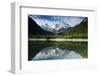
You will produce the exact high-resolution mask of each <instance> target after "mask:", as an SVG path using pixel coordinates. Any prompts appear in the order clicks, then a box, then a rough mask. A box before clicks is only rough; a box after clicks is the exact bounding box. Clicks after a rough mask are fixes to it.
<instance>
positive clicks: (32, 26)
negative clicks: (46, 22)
mask: <svg viewBox="0 0 100 76" xmlns="http://www.w3.org/2000/svg"><path fill="white" fill-rule="evenodd" d="M28 34H29V37H30V36H31V35H49V34H53V33H52V32H48V31H45V30H43V29H42V28H41V27H40V26H39V25H38V24H37V23H36V22H35V21H34V20H33V19H31V18H30V17H28Z"/></svg>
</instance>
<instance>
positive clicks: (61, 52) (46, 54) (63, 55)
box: [32, 46, 82, 60]
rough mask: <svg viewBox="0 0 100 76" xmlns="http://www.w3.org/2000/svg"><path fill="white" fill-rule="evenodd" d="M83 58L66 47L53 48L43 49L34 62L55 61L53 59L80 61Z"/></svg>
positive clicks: (34, 58)
mask: <svg viewBox="0 0 100 76" xmlns="http://www.w3.org/2000/svg"><path fill="white" fill-rule="evenodd" d="M80 58H82V56H81V55H80V54H78V53H76V52H75V51H73V50H68V49H67V48H64V47H61V46H60V47H59V46H51V47H46V48H44V49H42V50H41V51H40V52H39V53H37V55H36V56H35V57H33V59H32V60H53V59H80Z"/></svg>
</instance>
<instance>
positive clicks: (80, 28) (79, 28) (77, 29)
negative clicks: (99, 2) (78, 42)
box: [63, 18, 88, 38]
mask: <svg viewBox="0 0 100 76" xmlns="http://www.w3.org/2000/svg"><path fill="white" fill-rule="evenodd" d="M75 34H77V35H79V36H80V37H81V36H83V35H84V37H86V38H87V35H88V19H87V18H84V19H83V21H82V22H81V23H80V24H78V25H76V26H74V27H70V28H68V29H65V30H64V32H63V35H73V36H74V35H75Z"/></svg>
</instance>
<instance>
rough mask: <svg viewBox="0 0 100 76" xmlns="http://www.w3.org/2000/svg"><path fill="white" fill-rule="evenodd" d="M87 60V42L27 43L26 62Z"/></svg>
mask: <svg viewBox="0 0 100 76" xmlns="http://www.w3.org/2000/svg"><path fill="white" fill-rule="evenodd" d="M83 58H88V42H80V41H79V42H73V41H61V42H57V41H28V60H29V61H36V60H58V59H83Z"/></svg>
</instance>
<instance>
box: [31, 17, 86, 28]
mask: <svg viewBox="0 0 100 76" xmlns="http://www.w3.org/2000/svg"><path fill="white" fill-rule="evenodd" d="M30 17H31V18H32V19H34V20H35V21H36V22H37V24H39V25H40V26H42V25H45V24H48V25H50V26H54V25H55V24H61V25H64V26H67V25H70V26H71V27H73V26H75V25H77V24H79V23H81V21H82V20H83V19H84V18H85V17H79V16H49V15H30Z"/></svg>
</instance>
